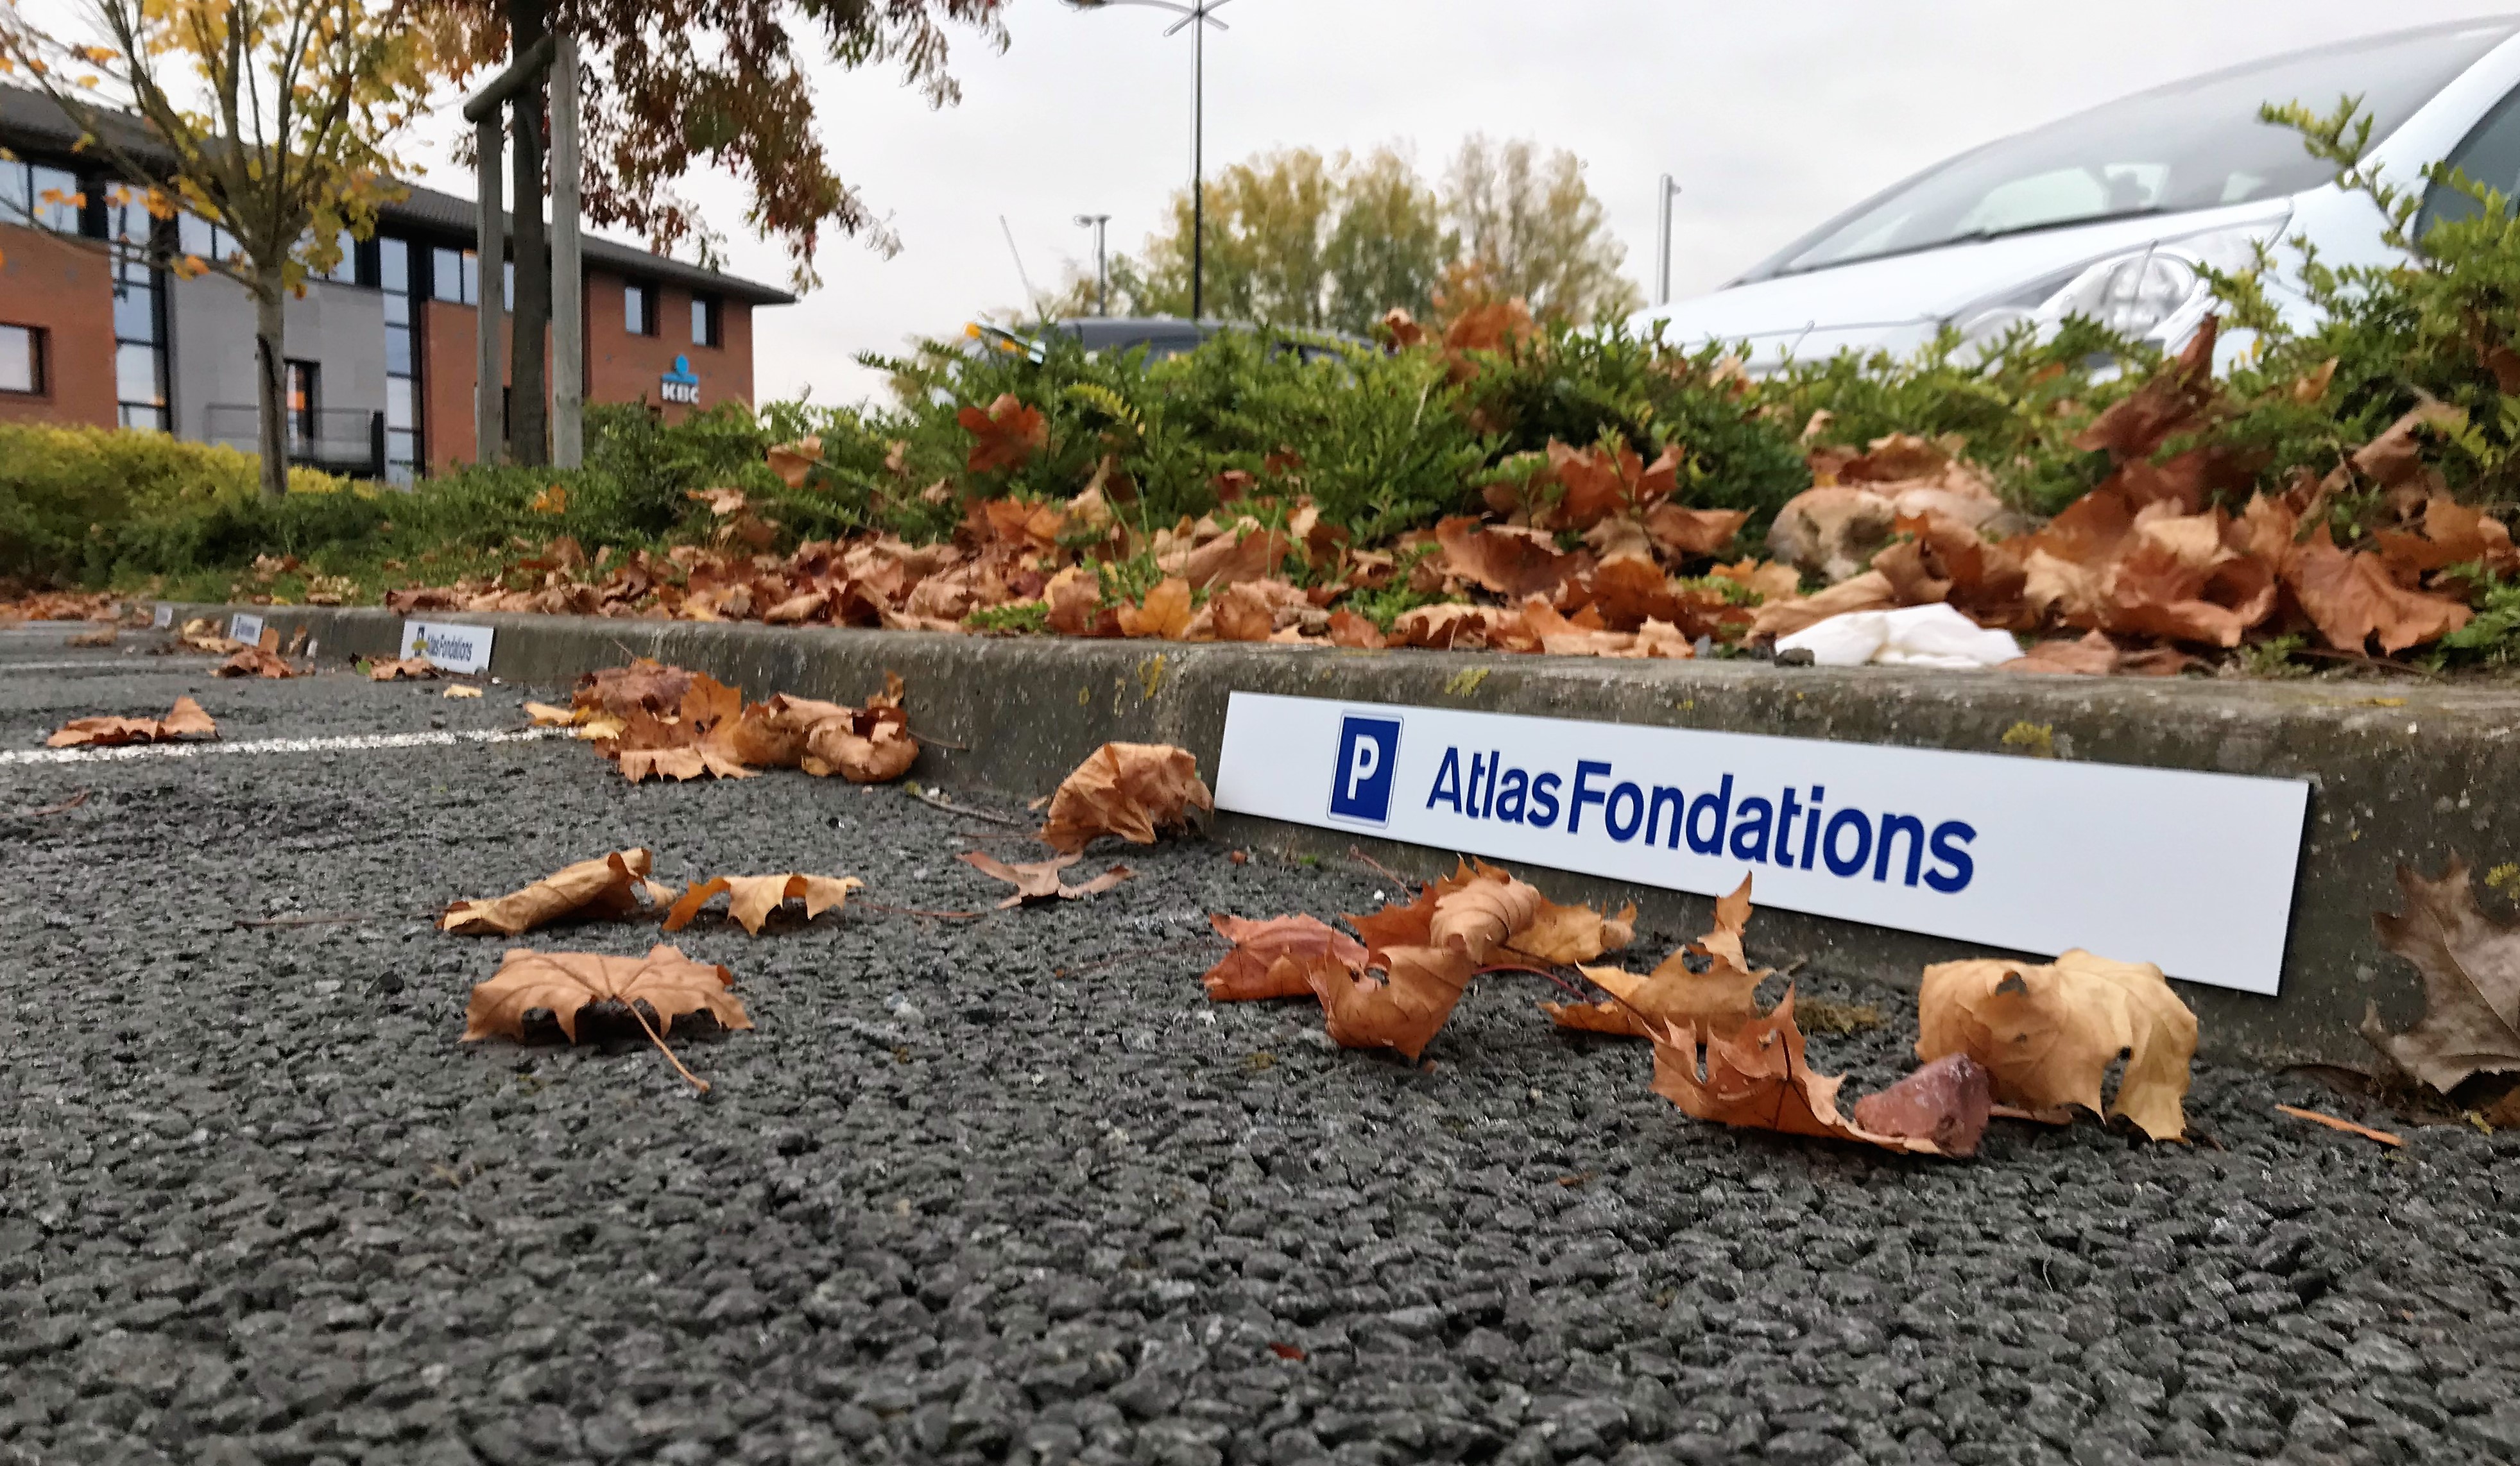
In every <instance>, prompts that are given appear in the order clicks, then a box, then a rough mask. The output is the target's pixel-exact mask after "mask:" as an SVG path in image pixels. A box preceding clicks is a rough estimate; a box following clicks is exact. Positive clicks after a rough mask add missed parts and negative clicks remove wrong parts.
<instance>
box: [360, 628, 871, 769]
mask: <svg viewBox="0 0 2520 1466" xmlns="http://www.w3.org/2000/svg"><path fill="white" fill-rule="evenodd" d="M369 675H370V676H372V677H374V676H381V675H382V676H387V677H391V676H401V675H404V664H401V663H392V664H387V665H386V666H385V667H384V668H381V669H379V670H378V671H372V672H371V673H370V674H369ZM412 675H417V674H416V673H415V674H412ZM901 690H902V688H901V679H900V678H899V677H897V676H892V675H890V674H887V675H886V677H885V679H884V689H883V690H882V691H881V692H878V693H877V694H876V695H875V696H873V697H870V698H868V699H867V702H866V705H865V706H864V707H846V706H843V705H841V704H839V703H836V702H821V701H817V700H815V699H814V698H810V697H790V696H788V695H787V693H785V692H782V693H779V694H778V695H776V696H774V697H772V698H771V699H770V700H769V701H767V702H754V703H746V702H745V701H744V700H743V689H741V688H730V687H728V686H726V685H725V684H724V683H721V682H719V681H718V680H717V679H715V678H713V677H710V676H709V675H708V674H706V673H704V672H692V671H689V670H686V669H684V668H681V667H668V666H665V665H663V664H661V663H658V662H653V661H650V660H649V659H647V658H645V657H641V658H638V659H636V660H634V661H632V662H631V663H630V665H628V666H626V667H612V668H607V669H606V670H604V671H601V672H590V673H588V674H587V675H586V676H585V677H583V678H580V679H579V680H578V684H577V688H576V690H575V691H574V693H573V694H572V695H571V698H570V701H569V705H568V706H567V707H564V708H562V707H554V706H552V705H551V704H549V703H541V702H528V703H526V704H525V711H526V712H527V713H528V714H529V715H531V717H532V718H533V720H534V723H535V725H536V726H538V727H543V728H573V729H575V730H577V735H578V736H579V737H581V738H584V739H586V740H587V741H589V742H591V743H593V744H594V745H595V748H596V751H597V752H599V753H602V754H603V755H604V756H605V757H606V758H607V759H610V760H612V761H613V762H614V763H616V764H618V765H619V766H620V768H621V774H622V777H625V778H627V779H629V780H630V781H631V782H632V783H634V784H635V783H638V782H639V781H640V780H642V779H646V778H650V777H655V778H672V779H693V778H697V777H700V776H701V775H703V774H706V775H710V776H712V777H717V778H750V777H753V776H754V775H755V774H757V773H759V772H760V771H762V770H764V769H801V770H803V771H804V772H805V773H807V774H810V775H813V776H814V777H817V778H828V777H831V776H832V775H834V774H836V775H838V776H840V777H842V778H845V779H847V780H848V781H849V782H851V783H859V784H874V783H889V782H890V781H892V780H893V779H896V778H899V777H901V776H903V775H904V774H907V773H909V772H910V766H911V765H912V764H913V763H915V762H917V761H918V758H919V740H918V739H917V738H916V737H913V736H912V735H911V732H910V715H909V714H908V713H906V712H904V711H902V706H901Z"/></svg>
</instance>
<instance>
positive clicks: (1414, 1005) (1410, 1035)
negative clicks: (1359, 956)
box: [1288, 947, 1473, 1061]
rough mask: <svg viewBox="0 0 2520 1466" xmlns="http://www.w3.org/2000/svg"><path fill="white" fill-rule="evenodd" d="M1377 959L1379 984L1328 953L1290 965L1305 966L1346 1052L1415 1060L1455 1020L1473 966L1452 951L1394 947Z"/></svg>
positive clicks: (1333, 1037) (1333, 1034)
mask: <svg viewBox="0 0 2520 1466" xmlns="http://www.w3.org/2000/svg"><path fill="white" fill-rule="evenodd" d="M1374 956H1375V958H1376V959H1377V962H1378V964H1379V965H1380V966H1381V968H1382V970H1383V973H1384V976H1383V977H1381V978H1379V979H1376V978H1374V977H1373V976H1371V975H1360V974H1358V973H1356V972H1354V971H1351V970H1350V969H1349V968H1348V967H1347V966H1346V964H1344V963H1343V962H1340V961H1339V960H1338V959H1337V958H1335V957H1333V956H1330V955H1328V954H1324V955H1321V956H1318V957H1314V958H1310V959H1302V958H1290V959H1288V960H1302V961H1304V962H1305V975H1306V978H1307V980H1308V981H1309V982H1310V984H1311V986H1312V990H1313V994H1314V996H1315V997H1318V998H1319V999H1321V1000H1322V1012H1323V1014H1324V1016H1325V1017H1326V1018H1327V1020H1328V1030H1329V1036H1330V1039H1331V1040H1332V1042H1334V1043H1336V1044H1339V1045H1340V1046H1341V1047H1343V1048H1395V1049H1398V1050H1399V1051H1400V1053H1401V1054H1402V1056H1403V1057H1406V1058H1408V1059H1411V1060H1413V1061H1414V1060H1415V1059H1416V1058H1417V1057H1418V1054H1419V1053H1421V1052H1423V1051H1424V1050H1425V1047H1426V1044H1427V1043H1428V1041H1430V1040H1432V1039H1433V1038H1434V1037H1435V1035H1436V1034H1437V1033H1438V1032H1439V1031H1441V1030H1442V1028H1443V1027H1444V1021H1445V1020H1446V1019H1448V1018H1450V1017H1452V1016H1453V1008H1454V1005H1455V1004H1457V1003H1459V1002H1460V1001H1461V1000H1462V993H1463V989H1465V988H1467V987H1468V986H1469V982H1470V977H1471V974H1472V971H1473V963H1472V962H1471V959H1470V957H1469V955H1467V954H1466V953H1464V952H1463V951H1462V950H1460V949H1459V948H1452V947H1394V948H1391V949H1389V950H1388V951H1382V952H1377V953H1375V954H1374Z"/></svg>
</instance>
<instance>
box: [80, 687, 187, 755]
mask: <svg viewBox="0 0 2520 1466" xmlns="http://www.w3.org/2000/svg"><path fill="white" fill-rule="evenodd" d="M218 735H219V725H218V724H217V723H216V722H215V721H213V720H212V719H211V717H210V715H209V714H208V713H205V712H203V711H202V705H201V704H200V703H198V702H195V701H194V700H193V699H192V698H190V697H178V698H176V699H175V705H174V706H173V707H171V708H169V709H167V711H166V716H165V717H163V718H72V719H71V720H70V721H69V722H67V723H65V724H63V725H62V726H61V727H60V729H58V730H56V731H55V732H54V733H53V735H52V736H51V737H49V738H46V739H45V740H44V746H45V747H47V748H80V747H97V748H110V747H113V746H115V745H117V744H123V743H168V742H172V741H174V740H175V739H177V738H189V737H204V738H215V737H217V736H218Z"/></svg>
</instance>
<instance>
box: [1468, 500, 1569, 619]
mask: <svg viewBox="0 0 2520 1466" xmlns="http://www.w3.org/2000/svg"><path fill="white" fill-rule="evenodd" d="M1435 543H1436V544H1438V545H1439V546H1441V547H1442V548H1443V552H1444V561H1445V568H1446V570H1447V571H1448V573H1450V574H1452V575H1455V576H1459V577H1460V578H1462V579H1463V580H1467V581H1471V582H1473V583H1475V584H1477V585H1480V586H1483V587H1485V588H1486V589H1488V590H1491V591H1494V592H1495V593H1496V594H1498V595H1500V596H1503V597H1505V598H1506V599H1507V600H1516V601H1518V600H1522V599H1523V598H1525V597H1527V596H1546V597H1549V598H1550V599H1552V600H1554V599H1555V598H1556V596H1557V593H1558V590H1559V589H1560V588H1561V587H1562V586H1564V585H1565V583H1566V580H1567V577H1569V576H1571V575H1573V574H1575V573H1576V572H1577V571H1579V570H1581V569H1582V568H1583V566H1584V561H1585V559H1586V556H1584V555H1581V554H1576V555H1560V554H1559V553H1558V552H1557V549H1556V541H1555V539H1554V538H1553V536H1551V535H1549V534H1547V533H1545V532H1543V531H1541V530H1536V529H1487V528H1482V527H1480V525H1479V522H1478V521H1477V520H1476V519H1471V518H1465V517H1457V518H1451V519H1446V520H1444V521H1443V522H1442V523H1440V524H1438V525H1436V526H1435Z"/></svg>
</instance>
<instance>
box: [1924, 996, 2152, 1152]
mask: <svg viewBox="0 0 2520 1466" xmlns="http://www.w3.org/2000/svg"><path fill="white" fill-rule="evenodd" d="M1916 1017H1917V1027H1918V1030H1919V1036H1918V1038H1917V1040H1916V1057H1918V1058H1920V1059H1925V1060H1928V1061H1930V1060H1933V1059H1939V1058H1941V1057H1943V1056H1944V1055H1945V1054H1950V1053H1965V1054H1967V1055H1968V1056H1969V1057H1971V1058H1973V1059H1975V1060H1977V1062H1979V1063H1980V1064H1983V1065H1984V1066H1986V1070H1987V1072H1988V1073H1989V1074H1990V1075H1992V1076H1994V1079H1995V1097H1996V1098H1998V1099H2000V1100H2003V1101H2004V1102H2006V1103H2011V1104H2020V1105H2023V1106H2025V1107H2027V1108H2030V1109H2034V1110H2038V1109H2047V1108H2049V1107H2051V1106H2055V1105H2060V1104H2073V1105H2080V1106H2082V1107H2083V1108H2084V1109H2087V1110H2090V1111H2091V1112H2093V1114H2117V1115H2124V1116H2126V1117H2127V1118H2128V1119H2129V1120H2132V1121H2134V1122H2135V1124H2136V1127H2137V1128H2138V1129H2139V1130H2141V1131H2142V1132H2143V1133H2145V1134H2147V1135H2149V1136H2151V1137H2152V1138H2153V1139H2156V1140H2175V1139H2178V1138H2179V1137H2180V1136H2181V1135H2183V1134H2184V1133H2186V1130H2187V1121H2186V1115H2185V1112H2184V1109H2183V1101H2184V1100H2185V1098H2186V1096H2187V1066H2188V1063H2189V1061H2190V1060H2192V1059H2193V1058H2194V1057H2195V1055H2196V1015H2195V1014H2194V1013H2192V1012H2190V1011H2189V1010H2188V1008H2187V1005H2186V1004H2185V1003H2183V1002H2181V1001H2180V1000H2179V995H2178V994H2176V993H2173V992H2172V991H2171V990H2170V984H2169V983H2168V982H2166V981H2164V980H2163V978H2162V975H2161V969H2160V968H2159V967H2156V966H2153V965H2151V964H2150V963H2148V962H2142V963H2138V962H2113V961H2110V960H2109V959H2108V958H2106V957H2099V956H2093V955H2092V954H2090V953H2088V952H2083V951H2079V950H2077V951H2074V952H2068V953H2066V954H2064V955H2062V956H2059V957H2058V958H2056V960H2055V962H2054V964H2053V965H2049V966H2038V965H2033V964H2030V963H2024V962H2007V961H2002V960H1997V959H1993V958H1983V959H1977V960H1971V961H1961V962H1943V963H1939V964H1937V965H1935V966H1931V967H1928V968H1926V969H1925V976H1924V983H1923V985H1922V987H1921V988H1920V989H1919V990H1918V992H1917V995H1916ZM2120 1054H2124V1055H2125V1056H2126V1070H2125V1073H2124V1074H2123V1075H2122V1076H2121V1077H2120V1079H2119V1081H2118V1090H2117V1097H2116V1099H2115V1101H2114V1102H2113V1103H2112V1104H2110V1105H2109V1106H2107V1107H2105V1108H2104V1107H2103V1106H2102V1104H2101V1102H2100V1084H2101V1081H2102V1080H2103V1079H2104V1078H2105V1077H2106V1076H2107V1074H2108V1070H2109V1066H2110V1065H2111V1064H2112V1063H2114V1062H2116V1061H2117V1059H2118V1057H2119V1055H2120Z"/></svg>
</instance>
